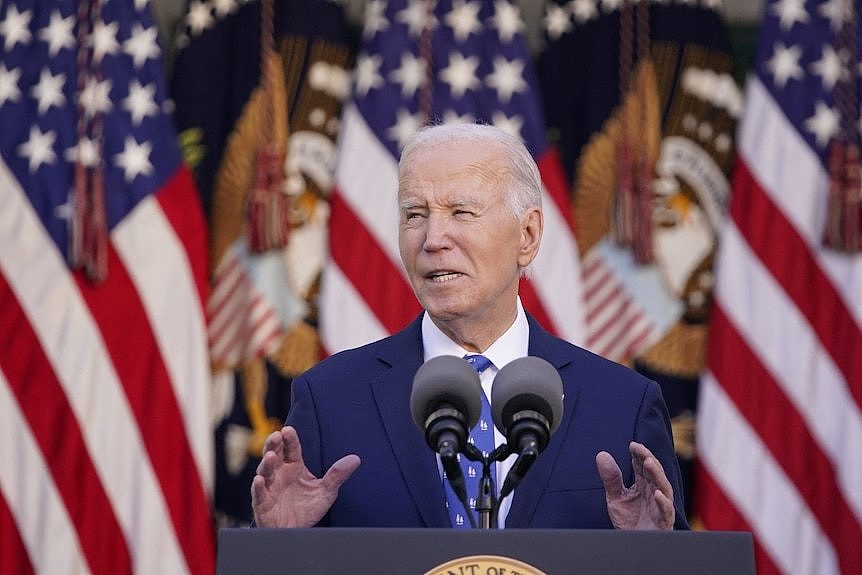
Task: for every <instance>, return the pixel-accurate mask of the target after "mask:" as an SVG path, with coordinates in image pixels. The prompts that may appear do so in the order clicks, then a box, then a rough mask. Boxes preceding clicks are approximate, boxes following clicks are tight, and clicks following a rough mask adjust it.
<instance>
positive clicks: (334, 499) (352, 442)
mask: <svg viewBox="0 0 862 575" xmlns="http://www.w3.org/2000/svg"><path fill="white" fill-rule="evenodd" d="M541 186H542V184H541V180H540V177H539V172H538V169H537V168H536V165H535V162H534V161H533V159H532V157H531V156H530V154H529V153H528V151H527V150H526V149H525V148H524V146H523V145H522V144H521V143H520V142H519V141H518V140H516V139H514V138H512V137H510V136H508V135H507V134H505V133H504V132H502V131H500V130H498V129H496V128H493V127H490V126H480V125H446V126H435V127H429V128H425V129H424V130H421V131H420V132H419V133H418V134H416V135H415V136H414V137H413V139H412V140H411V141H410V142H409V143H408V144H407V145H406V147H405V148H404V151H403V153H402V156H401V162H400V181H399V188H398V203H399V207H400V222H399V232H398V242H399V248H400V253H401V259H402V261H403V263H404V267H405V269H406V271H407V275H408V277H409V279H410V283H411V285H412V287H413V291H414V292H415V294H416V297H417V298H418V300H419V302H420V303H421V304H422V307H423V308H424V310H425V311H424V313H422V314H421V315H420V316H419V317H418V318H417V319H416V320H415V321H413V322H412V323H411V324H410V325H409V326H407V327H406V328H405V329H404V330H403V331H401V332H399V333H397V334H395V335H393V336H391V337H388V338H385V339H382V340H380V341H377V342H374V343H371V344H369V345H366V346H364V347H361V348H358V349H354V350H350V351H345V352H342V353H339V354H336V355H334V356H332V357H330V358H328V359H327V360H325V361H323V362H321V363H320V364H318V365H317V366H315V367H314V368H312V369H310V370H309V371H308V372H306V373H305V374H303V375H301V376H299V377H297V378H296V379H295V380H294V382H293V403H292V407H291V411H290V414H289V415H288V418H287V425H286V426H285V427H284V428H283V429H282V430H281V431H279V432H275V433H273V434H272V435H271V436H270V437H269V438H268V440H267V442H266V446H265V453H264V457H263V460H262V461H261V463H260V466H259V467H258V475H257V476H256V477H255V478H254V481H253V483H252V505H253V507H254V514H255V520H256V522H257V524H258V525H259V526H262V527H309V526H313V525H330V526H367V527H390V526H391V527H422V526H426V527H449V526H452V523H451V520H450V516H449V513H448V511H447V499H446V494H445V491H446V490H445V485H444V479H443V477H442V474H441V471H440V468H439V466H438V461H437V457H436V456H435V454H434V453H433V451H431V450H430V449H429V448H428V447H427V445H426V444H425V438H424V437H423V434H422V432H421V431H420V430H418V429H417V428H416V426H415V425H414V423H413V421H412V419H411V414H410V407H409V404H410V391H411V385H412V380H413V376H414V374H415V373H416V371H417V369H418V368H419V367H420V365H421V364H422V362H423V361H427V360H429V359H431V358H433V357H436V356H439V355H457V356H464V355H465V354H482V355H484V356H485V357H487V358H488V359H489V360H490V362H491V365H490V368H489V369H487V370H485V372H483V374H482V382H483V387H484V389H485V392H486V394H487V393H488V392H489V391H490V387H491V386H492V385H493V377H494V375H495V374H496V373H497V372H498V371H499V370H500V369H501V368H502V367H504V366H505V365H506V364H507V363H509V362H511V361H513V360H515V359H517V358H520V357H524V356H527V355H531V356H538V357H541V358H543V359H545V360H547V361H548V362H549V363H551V364H552V365H553V366H554V367H555V368H556V369H557V371H558V372H559V374H560V376H561V378H562V381H563V386H564V393H565V396H564V398H565V399H564V415H563V419H562V422H561V425H560V427H559V430H558V431H557V433H556V434H555V435H554V436H553V437H552V438H551V441H550V442H549V444H548V446H547V448H546V450H545V451H544V452H543V453H542V454H541V455H540V456H539V458H538V459H537V460H536V463H535V465H534V466H533V468H532V469H531V470H530V472H529V473H528V474H527V475H526V477H525V478H524V480H523V482H522V483H521V484H520V486H519V487H518V489H516V490H515V492H514V494H513V495H512V497H511V500H509V498H507V499H506V500H505V501H506V505H505V506H504V507H503V509H502V510H501V513H500V522H501V524H505V526H507V527H544V528H593V529H595V528H611V527H616V528H622V529H670V528H672V527H674V526H676V527H677V528H685V527H686V521H685V517H684V514H683V512H682V509H683V504H682V493H681V484H680V474H679V469H678V466H677V463H676V459H675V457H674V453H673V440H672V437H671V432H670V423H669V418H668V415H667V410H666V408H665V405H664V402H663V400H662V398H661V393H660V391H659V388H658V386H657V385H656V384H655V383H654V382H652V381H650V380H648V379H645V378H643V377H641V376H640V375H638V374H636V373H635V372H633V371H631V370H629V369H627V368H625V367H622V366H620V365H617V364H615V363H612V362H610V361H607V360H605V359H602V358H600V357H598V356H595V355H593V354H591V353H589V352H588V351H586V350H583V349H581V348H578V347H576V346H573V345H571V344H569V343H567V342H565V341H563V340H560V339H558V338H556V337H554V336H552V335H551V334H549V333H548V332H547V331H545V330H544V329H543V328H542V327H541V326H540V325H539V324H538V323H537V322H536V321H535V319H533V318H532V317H531V316H530V315H528V314H527V313H525V311H524V309H523V307H522V306H521V302H520V299H519V298H518V280H519V278H520V275H521V274H522V272H523V271H524V269H525V268H526V267H527V266H528V265H529V264H530V262H532V261H533V258H534V257H535V256H536V254H537V253H538V250H539V243H540V241H541V238H542V226H543V220H542V207H541V195H542V194H541V190H542V188H541ZM503 441H504V439H503V438H502V436H501V435H500V434H499V433H498V434H497V437H496V443H497V444H498V445H499V444H500V443H502V442H503ZM511 465H512V461H511V459H510V460H508V461H506V462H502V463H498V464H497V472H498V477H499V478H500V481H498V485H499V484H500V483H502V477H504V476H505V472H506V471H507V470H508V469H509V468H511ZM626 483H628V484H629V485H630V486H629V487H627V486H626Z"/></svg>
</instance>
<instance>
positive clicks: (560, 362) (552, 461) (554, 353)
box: [506, 314, 577, 528]
mask: <svg viewBox="0 0 862 575" xmlns="http://www.w3.org/2000/svg"><path fill="white" fill-rule="evenodd" d="M527 319H528V320H529V322H530V344H529V351H528V353H529V355H533V356H536V357H541V358H542V359H544V360H546V361H547V362H548V363H550V364H551V365H553V366H554V367H555V368H556V369H557V371H559V372H560V376H561V377H562V378H563V390H564V393H565V397H564V399H563V422H562V424H561V425H560V427H559V428H558V429H557V431H556V433H554V435H553V437H551V441H550V442H549V443H548V446H547V447H546V448H545V451H543V452H542V453H541V454H540V455H539V457H538V458H537V459H536V462H535V463H534V464H533V467H532V468H531V469H530V471H529V472H527V474H526V475H525V476H524V480H523V481H522V482H521V485H519V486H518V488H517V489H515V491H514V493H513V494H512V495H510V497H513V499H512V507H511V508H510V510H509V514H508V516H507V517H506V527H512V528H515V527H521V528H523V527H529V525H530V522H531V521H532V519H533V515H534V514H535V512H536V506H537V505H538V503H539V497H540V496H541V495H542V493H543V492H544V491H545V489H546V487H547V485H548V481H549V480H550V479H551V474H552V472H553V470H554V467H555V465H556V462H557V458H558V457H559V456H560V446H561V445H562V444H563V439H564V438H565V437H566V436H567V435H568V427H569V425H570V424H571V422H572V413H573V412H574V408H575V402H576V400H577V388H576V387H575V386H574V385H572V384H571V383H570V382H569V381H567V379H568V378H567V377H566V375H565V372H567V371H569V370H568V369H565V368H567V367H569V368H570V367H571V366H570V364H571V354H569V353H566V350H567V348H568V344H565V343H564V342H561V341H560V340H558V339H557V338H555V337H553V336H552V335H551V334H550V333H548V332H547V331H545V330H544V328H542V327H541V326H540V325H539V324H538V323H537V322H536V321H535V319H533V317H532V316H530V315H529V314H527Z"/></svg>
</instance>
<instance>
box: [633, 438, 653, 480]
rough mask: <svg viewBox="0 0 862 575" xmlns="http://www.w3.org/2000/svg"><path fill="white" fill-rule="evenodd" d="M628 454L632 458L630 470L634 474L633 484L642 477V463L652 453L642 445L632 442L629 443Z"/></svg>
mask: <svg viewBox="0 0 862 575" xmlns="http://www.w3.org/2000/svg"><path fill="white" fill-rule="evenodd" d="M629 453H630V454H631V456H632V470H633V471H634V472H635V482H637V480H638V479H639V478H641V477H643V476H644V461H646V458H647V457H649V456H651V455H652V453H651V452H650V450H649V449H647V448H646V446H645V445H644V444H643V443H638V442H637V441H632V442H631V443H629Z"/></svg>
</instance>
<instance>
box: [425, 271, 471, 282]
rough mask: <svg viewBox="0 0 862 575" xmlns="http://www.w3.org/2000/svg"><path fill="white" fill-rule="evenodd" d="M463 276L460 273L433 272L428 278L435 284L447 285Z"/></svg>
mask: <svg viewBox="0 0 862 575" xmlns="http://www.w3.org/2000/svg"><path fill="white" fill-rule="evenodd" d="M462 275H464V274H462V273H460V272H431V273H430V274H428V275H427V276H426V277H427V278H428V279H429V280H431V281H432V282H434V283H445V282H448V281H450V280H454V279H456V278H459V277H461V276H462Z"/></svg>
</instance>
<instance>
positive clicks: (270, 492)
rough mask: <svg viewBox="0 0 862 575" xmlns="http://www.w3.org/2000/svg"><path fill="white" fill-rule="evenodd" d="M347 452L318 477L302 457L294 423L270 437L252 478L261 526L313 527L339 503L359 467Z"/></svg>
mask: <svg viewBox="0 0 862 575" xmlns="http://www.w3.org/2000/svg"><path fill="white" fill-rule="evenodd" d="M359 463H360V461H359V457H358V456H356V455H345V456H344V457H342V458H341V459H339V460H338V461H336V462H335V463H333V464H332V467H330V468H329V470H328V471H327V472H326V474H325V475H324V476H323V477H322V478H321V479H318V478H317V477H315V476H314V474H312V473H311V472H310V471H309V470H308V468H307V467H306V466H305V463H304V462H303V461H302V446H301V445H300V444H299V437H298V436H297V435H296V430H295V429H293V428H292V427H282V428H281V431H274V432H273V433H271V434H270V436H269V437H267V438H266V443H265V444H264V446H263V459H262V460H261V462H260V465H258V466H257V475H255V476H254V479H253V480H252V482H251V506H252V509H253V510H254V519H255V523H256V524H257V526H258V527H313V526H314V525H316V524H317V523H318V522H319V521H320V520H321V519H323V516H324V515H326V513H327V512H328V511H329V508H330V507H332V504H333V503H335V498H336V497H338V490H339V489H340V488H341V485H342V484H343V483H344V482H345V481H347V479H348V478H349V477H350V476H351V475H352V474H353V472H354V471H356V468H357V467H359Z"/></svg>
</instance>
